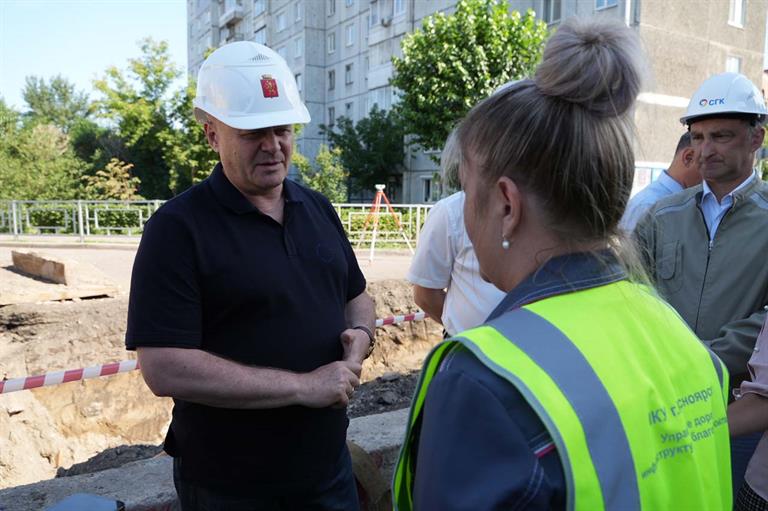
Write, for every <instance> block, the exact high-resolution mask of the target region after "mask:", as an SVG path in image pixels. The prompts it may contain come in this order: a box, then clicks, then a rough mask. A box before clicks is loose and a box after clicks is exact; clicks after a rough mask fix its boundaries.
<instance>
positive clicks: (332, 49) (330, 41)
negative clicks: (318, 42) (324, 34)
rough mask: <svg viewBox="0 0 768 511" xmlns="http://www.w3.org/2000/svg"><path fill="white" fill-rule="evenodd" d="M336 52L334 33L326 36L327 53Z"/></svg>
mask: <svg viewBox="0 0 768 511" xmlns="http://www.w3.org/2000/svg"><path fill="white" fill-rule="evenodd" d="M335 51H336V33H335V32H331V33H330V34H328V53H334V52H335Z"/></svg>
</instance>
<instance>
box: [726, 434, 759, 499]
mask: <svg viewBox="0 0 768 511" xmlns="http://www.w3.org/2000/svg"><path fill="white" fill-rule="evenodd" d="M762 436H763V432H762V431H761V432H759V433H752V434H751V435H744V436H736V437H733V438H731V478H732V480H733V496H734V498H736V495H738V494H739V489H741V485H742V484H744V474H745V473H746V472H747V465H749V460H750V459H752V455H753V454H754V453H755V449H757V444H758V442H760V438H761V437H762Z"/></svg>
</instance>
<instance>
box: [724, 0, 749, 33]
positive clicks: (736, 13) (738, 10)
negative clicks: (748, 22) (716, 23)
mask: <svg viewBox="0 0 768 511" xmlns="http://www.w3.org/2000/svg"><path fill="white" fill-rule="evenodd" d="M745 1H746V0H730V3H731V5H730V8H729V9H728V24H729V25H734V26H736V27H744V14H745V13H744V11H745V9H744V2H745Z"/></svg>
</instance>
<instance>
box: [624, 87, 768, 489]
mask: <svg viewBox="0 0 768 511" xmlns="http://www.w3.org/2000/svg"><path fill="white" fill-rule="evenodd" d="M767 113H768V112H767V111H766V107H765V102H764V100H763V96H762V94H761V93H760V90H759V89H758V88H757V87H755V85H754V84H753V83H752V82H751V81H749V79H747V78H746V77H745V76H743V75H740V74H737V73H723V74H719V75H715V76H712V77H710V78H709V79H708V80H706V81H705V82H704V83H703V84H702V85H701V87H699V89H698V90H697V91H696V93H695V94H694V95H693V97H692V98H691V101H690V103H689V105H688V109H687V111H686V113H685V115H684V116H683V117H682V118H681V119H680V121H681V122H682V123H684V124H686V125H687V126H688V130H689V131H690V133H691V142H692V147H693V148H694V151H695V157H696V158H697V159H698V163H699V170H700V172H701V174H702V176H703V178H704V181H703V182H702V184H701V185H699V186H695V187H693V188H689V189H687V190H685V191H683V192H680V193H678V194H676V195H673V196H671V197H668V198H666V199H662V200H661V201H660V202H658V203H656V205H655V206H653V207H652V208H651V209H650V211H649V213H648V215H646V216H645V217H644V218H643V219H642V220H641V221H640V223H639V224H638V225H637V228H636V230H635V235H636V237H637V239H638V241H639V247H640V249H641V254H642V255H643V256H644V258H645V260H646V263H647V268H648V270H649V272H650V274H651V275H652V277H653V279H654V281H655V284H656V287H657V289H658V291H659V292H660V293H661V295H662V296H663V297H664V298H665V299H666V300H667V301H668V302H669V303H670V304H671V305H672V306H673V307H674V308H675V309H676V310H677V312H678V313H679V314H680V315H681V316H682V317H683V319H684V320H685V321H686V322H687V323H688V325H689V326H690V327H691V329H693V331H694V332H695V333H696V334H697V336H698V337H699V338H700V339H701V340H702V341H703V342H704V343H705V344H706V345H707V346H709V347H710V348H711V349H712V351H713V352H715V353H716V354H717V355H718V356H719V357H720V358H721V359H722V360H723V362H724V363H725V365H726V366H727V367H728V371H729V373H730V385H731V388H738V387H739V384H740V383H741V382H742V380H744V379H745V378H748V369H747V362H748V360H749V358H750V355H751V354H752V350H753V348H754V347H755V340H756V338H757V336H758V334H759V332H760V328H761V326H762V324H763V320H764V319H765V315H766V305H767V304H768V264H765V256H766V254H768V185H767V184H766V183H764V182H763V181H762V179H761V177H760V175H759V174H758V172H757V171H756V170H755V169H754V161H755V152H756V151H757V150H758V149H759V148H760V146H761V145H762V143H763V137H764V135H765V129H764V128H763V125H764V123H765V121H766V114H767ZM710 426H711V424H704V425H702V426H701V427H693V428H692V429H691V432H697V431H699V430H706V428H708V427H710ZM758 440H759V436H753V437H745V438H743V439H736V440H735V441H732V468H733V476H734V477H733V479H734V490H738V488H739V486H740V485H741V481H742V480H743V477H744V471H745V470H746V464H747V462H748V460H749V457H750V456H751V454H752V452H753V451H754V448H755V446H756V444H757V441H758Z"/></svg>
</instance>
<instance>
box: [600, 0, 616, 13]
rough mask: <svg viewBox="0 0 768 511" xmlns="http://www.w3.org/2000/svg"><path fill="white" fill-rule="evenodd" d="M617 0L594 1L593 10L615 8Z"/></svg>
mask: <svg viewBox="0 0 768 511" xmlns="http://www.w3.org/2000/svg"><path fill="white" fill-rule="evenodd" d="M618 3H619V0H595V10H596V11H597V10H600V9H606V8H608V7H616V5H617V4H618Z"/></svg>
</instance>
